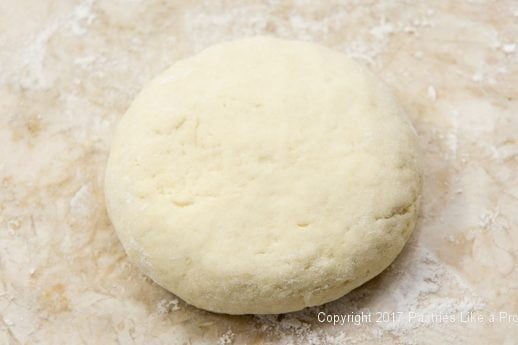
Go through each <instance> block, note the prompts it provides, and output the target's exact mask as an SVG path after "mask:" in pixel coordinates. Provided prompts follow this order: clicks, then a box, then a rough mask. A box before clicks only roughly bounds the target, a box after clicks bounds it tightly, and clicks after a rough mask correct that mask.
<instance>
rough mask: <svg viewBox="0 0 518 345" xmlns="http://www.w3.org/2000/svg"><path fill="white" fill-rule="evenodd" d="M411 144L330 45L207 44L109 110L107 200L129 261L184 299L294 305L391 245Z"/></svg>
mask: <svg viewBox="0 0 518 345" xmlns="http://www.w3.org/2000/svg"><path fill="white" fill-rule="evenodd" d="M416 146H417V145H416V135H415V132H414V130H413V128H412V126H411V124H410V123H409V122H408V120H407V119H406V118H405V116H404V114H403V113H402V110H401V108H400V107H399V106H398V105H397V104H396V102H395V100H394V98H393V97H392V96H391V94H390V93H389V91H388V90H387V89H386V87H385V86H384V85H383V83H382V82H380V81H379V80H378V79H376V78H375V77H374V76H373V75H372V74H371V73H370V72H368V71H367V70H366V69H364V68H362V67H361V66H360V65H358V64H357V63H355V62H354V61H352V60H351V59H349V58H347V57H346V56H344V55H342V54H341V53H338V52H335V51H332V50H330V49H327V48H324V47H322V46H319V45H315V44H310V43H304V42H296V41H287V40H281V39H274V38H265V37H257V38H251V39H245V40H240V41H236V42H231V43H224V44H219V45H216V46H213V47H211V48H208V49H206V50H204V51H202V52H201V53H199V54H197V55H195V56H194V57H191V58H188V59H185V60H182V61H179V62H177V63H176V64H174V65H173V66H172V67H171V68H169V69H168V70H166V71H165V72H164V73H163V74H161V75H160V76H159V77H157V78H156V79H154V80H153V81H152V82H151V83H150V84H148V85H147V86H146V87H145V88H144V89H143V91H142V92H141V93H140V95H139V96H138V97H137V98H136V99H135V101H134V102H133V104H132V105H131V107H130V108H129V110H128V112H127V113H126V114H125V115H124V117H123V118H122V120H121V121H120V124H119V126H118V129H117V131H116V134H115V137H114V139H113V144H112V148H111V153H110V158H109V161H108V166H107V171H106V180H105V191H106V200H107V205H108V211H109V215H110V218H111V220H112V222H113V224H114V227H115V229H116V231H117V234H118V236H119V238H120V240H121V242H122V244H123V245H124V248H125V250H126V251H127V253H128V255H129V257H130V259H131V260H132V261H133V262H135V263H136V264H137V265H138V266H139V267H140V268H141V269H142V271H143V272H144V273H145V274H146V275H148V276H149V277H151V279H153V280H154V281H155V282H157V283H158V284H159V285H161V286H163V287H164V288H166V289H168V290H169V291H171V292H173V293H174V294H176V295H177V296H179V297H180V298H182V299H183V300H185V301H186V302H188V303H190V304H192V305H194V306H197V307H199V308H203V309H206V310H210V311H215V312H221V313H228V314H247V313H259V314H265V313H281V312H290V311H295V310H299V309H302V308H304V307H307V306H314V305H319V304H322V303H325V302H329V301H332V300H334V299H337V298H339V297H340V296H343V295H344V294H346V293H347V292H349V291H351V290H352V289H354V288H356V287H357V286H359V285H361V284H363V283H364V282H366V281H367V280H369V279H371V278H373V277H374V276H376V275H377V274H379V273H380V272H381V271H382V270H383V269H385V268H386V267H387V266H388V265H389V264H390V263H391V262H392V261H393V260H394V258H395V257H396V256H397V255H398V253H399V252H400V251H401V249H402V248H403V246H404V244H405V242H406V241H407V239H408V237H409V235H410V233H411V232H412V230H413V228H414V226H415V221H416V217H417V208H418V200H419V195H420V185H421V183H420V172H419V164H418V153H417V148H416Z"/></svg>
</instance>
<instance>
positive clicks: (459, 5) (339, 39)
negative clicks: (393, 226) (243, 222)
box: [0, 0, 518, 345]
mask: <svg viewBox="0 0 518 345" xmlns="http://www.w3.org/2000/svg"><path fill="white" fill-rule="evenodd" d="M256 34H270V35H275V36H279V37H286V38H295V39H302V40H308V41H314V42H319V43H321V44H324V45H326V46H328V47H332V48H335V49H337V50H339V51H342V52H345V53H347V54H349V55H351V56H353V57H355V58H356V59H358V61H360V62H361V63H363V64H365V65H367V66H368V67H369V68H370V69H372V70H373V71H374V72H376V73H377V74H378V75H379V76H380V77H381V78H383V79H384V80H385V81H386V82H387V83H388V84H389V85H390V86H391V87H392V88H393V89H394V92H395V93H396V95H397V97H398V98H399V99H400V102H401V103H402V105H403V107H404V108H405V109H406V111H407V112H408V114H409V116H410V117H411V119H412V121H413V123H414V125H415V127H416V129H417V132H418V134H419V141H420V145H421V146H422V151H423V155H422V156H423V160H424V163H425V176H424V191H423V193H424V200H423V201H424V202H423V207H422V211H421V217H420V222H419V225H418V229H417V231H416V232H415V234H414V235H413V237H412V239H411V241H410V243H409V245H408V246H407V247H406V248H405V250H404V252H403V254H402V255H401V256H400V257H399V258H398V259H397V260H396V262H395V263H394V264H393V265H392V266H391V267H390V268H389V269H388V270H387V271H386V272H384V273H383V274H381V275H380V276H379V277H378V278H376V279H374V280H373V281H371V282H369V283H368V284H366V285H364V286H362V287H360V288H358V289H357V290H355V291H354V292H352V293H351V294H349V295H347V296H346V297H344V298H341V299H339V300H338V301H335V302H332V303H329V304H327V305H324V306H321V307H318V308H311V309H309V310H305V311H302V312H298V313H292V314H286V315H275V316H253V315H250V316H225V315H217V314H212V313H209V312H205V311H201V310H197V309H195V308H193V307H190V306H188V305H186V304H185V303H184V302H182V301H180V300H178V299H177V298H175V296H173V295H171V294H170V293H168V292H166V291H165V290H163V289H162V288H160V287H159V286H157V285H156V284H154V283H153V282H151V281H150V280H149V279H146V278H145V277H144V276H142V274H140V273H139V271H138V270H137V269H136V268H135V266H133V265H132V264H130V263H129V262H128V261H127V258H126V256H125V254H124V251H123V249H122V247H121V245H120V243H119V241H118V240H117V237H116V235H115V233H114V231H113V227H112V226H111V225H110V222H109V219H108V217H107V214H106V210H105V204H104V198H103V171H104V166H105V163H106V158H107V154H108V150H109V146H110V139H111V137H112V134H113V130H114V127H115V125H116V123H117V120H118V119H120V117H121V116H122V114H123V113H124V111H125V110H126V109H127V107H128V106H129V104H130V102H131V100H132V99H133V97H134V96H135V95H136V94H137V92H138V91H139V90H140V89H141V87H142V85H143V84H144V83H145V82H146V81H148V80H149V79H150V78H152V77H153V76H154V75H156V74H157V73H159V72H160V71H162V70H163V69H164V68H166V67H167V66H169V65H171V64H172V63H173V62H174V61H176V60H178V59H180V58H182V57H185V56H189V55H191V54H193V53H195V52H197V51H199V50H201V49H203V48H204V47H207V46H208V45H211V44H213V43H217V42H221V41H225V40H231V39H235V38H240V37H245V36H252V35H256ZM517 44H518V3H517V2H516V1H511V0H509V1H505V0H503V1H484V0H473V1H454V0H451V1H389V0H386V1H362V0H358V1H316V0H315V1H310V0H306V1H303V0H297V1H295V0H293V1H282V0H276V1H274V0H269V1H259V0H250V1H230V0H227V1H223V0H222V1H212V0H211V1H205V2H201V1H187V0H182V1H163V0H149V1H144V0H140V1H139V0H111V1H108V0H106V1H102V0H99V1H93V0H89V1H82V2H80V1H71V0H2V1H0V184H1V187H0V344H2V345H3V344H103V345H104V344H117V343H118V344H145V345H152V344H392V343H394V344H434V345H435V344H504V345H512V344H518V315H517V314H518V141H517V139H518V99H517V97H518V45H517ZM315 96H318V95H315ZM222 255H225V253H222ZM228 260H232V258H231V257H229V258H228ZM362 312H363V315H364V319H363V320H359V321H361V322H358V323H356V324H355V323H354V322H352V321H353V320H349V322H345V323H344V324H337V325H333V324H332V323H328V322H320V321H319V316H320V317H321V318H322V316H324V313H325V315H338V317H339V316H341V315H343V316H345V317H346V316H347V315H362V314H361V313H362ZM392 312H394V314H391V313H392ZM353 313H354V314H353ZM369 313H370V314H369ZM377 313H384V314H377ZM505 313H509V315H508V314H505ZM510 314H514V315H516V317H515V319H514V320H513V317H512V316H511V315H510ZM369 315H370V317H371V320H367V317H368V316H369ZM380 315H381V316H382V319H381V320H378V317H379V316H380ZM437 315H439V316H437ZM468 315H473V318H472V319H470V320H468V319H467V316H468ZM506 315H507V316H506ZM491 316H493V317H495V316H496V318H495V319H494V320H493V321H491ZM461 317H462V320H460V318H461ZM438 318H442V319H438ZM452 318H455V322H453V321H452V320H451V319H452ZM479 318H482V319H483V320H481V319H479ZM377 321H379V322H377ZM468 321H469V322H468Z"/></svg>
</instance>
